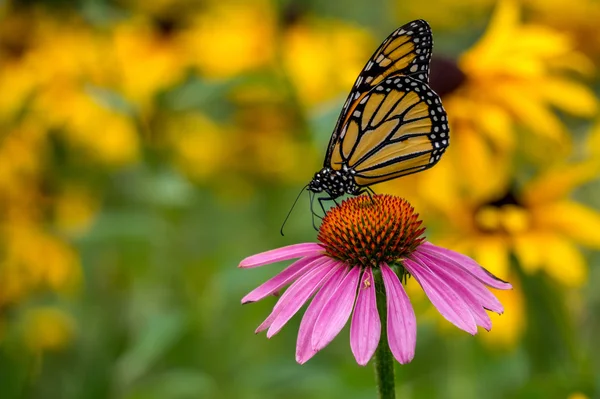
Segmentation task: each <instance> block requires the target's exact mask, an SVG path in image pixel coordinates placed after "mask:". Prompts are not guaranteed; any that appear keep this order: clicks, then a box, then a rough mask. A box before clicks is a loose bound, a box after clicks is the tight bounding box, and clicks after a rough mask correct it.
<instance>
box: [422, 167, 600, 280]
mask: <svg viewBox="0 0 600 399" xmlns="http://www.w3.org/2000/svg"><path fill="white" fill-rule="evenodd" d="M440 171H441V172H438V173H440V174H439V175H438V176H437V180H434V179H432V180H431V181H430V182H427V185H429V187H430V194H431V195H430V196H428V197H427V200H428V201H429V202H430V205H431V206H432V207H434V208H436V209H437V210H438V211H439V214H438V216H439V215H440V214H441V215H444V216H445V220H446V221H447V222H448V223H447V224H446V227H447V228H448V231H446V232H444V233H443V234H442V235H443V236H445V237H446V238H445V239H446V240H447V241H448V242H447V246H450V247H453V248H454V249H456V250H460V251H462V252H467V253H470V254H472V255H473V256H474V257H475V258H476V259H477V260H478V261H479V263H481V264H482V265H484V266H485V267H486V268H488V269H489V270H490V271H491V272H492V273H495V274H498V275H507V274H508V272H509V255H510V254H514V255H515V256H516V258H517V260H518V262H519V265H520V267H521V268H522V269H523V270H524V271H525V272H527V273H536V272H541V271H543V272H545V273H547V274H548V275H549V276H551V277H553V278H555V279H556V280H557V281H560V282H562V283H564V284H566V285H568V286H574V287H577V286H580V285H581V284H583V283H584V282H585V281H586V279H587V266H586V262H585V259H584V257H583V255H582V254H581V252H580V251H579V249H578V245H583V246H587V247H590V248H593V249H600V213H599V212H598V211H596V210H594V209H591V208H589V207H587V206H585V205H583V204H580V203H578V202H575V201H573V200H572V199H570V198H569V194H570V193H571V191H572V190H573V189H575V188H576V187H578V186H579V185H581V184H583V183H586V182H589V181H590V180H592V179H595V178H596V176H597V174H598V171H599V165H598V163H597V162H584V163H579V164H570V165H563V166H561V167H556V168H554V169H551V170H548V171H546V172H545V173H543V174H541V175H539V176H538V177H537V178H535V179H532V180H530V181H529V182H527V183H526V184H524V185H523V186H522V187H520V188H519V187H514V186H513V187H511V186H510V185H508V184H506V185H505V186H504V192H503V193H500V192H499V191H498V190H497V187H494V189H493V190H490V191H487V192H486V189H485V187H486V186H485V185H482V186H483V188H484V189H482V187H477V186H475V187H465V184H468V181H466V180H461V179H462V177H461V176H457V175H455V174H452V173H445V174H444V175H442V174H441V173H442V172H444V169H440ZM442 178H443V179H444V181H443V186H442V187H441V188H440V186H439V185H438V186H437V190H435V184H436V181H438V182H442V180H440V179H442ZM482 181H484V180H483V179H482ZM434 190H435V191H434ZM432 218H435V216H433V215H432ZM565 265H569V266H568V267H565Z"/></svg>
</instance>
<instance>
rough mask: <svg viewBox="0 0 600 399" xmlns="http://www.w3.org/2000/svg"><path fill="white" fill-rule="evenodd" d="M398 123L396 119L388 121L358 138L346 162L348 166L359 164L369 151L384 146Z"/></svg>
mask: <svg viewBox="0 0 600 399" xmlns="http://www.w3.org/2000/svg"><path fill="white" fill-rule="evenodd" d="M399 123H400V121H399V120H398V119H391V120H388V121H386V122H384V123H382V124H381V125H379V126H378V127H377V128H376V129H371V130H367V131H366V132H364V133H363V134H362V136H361V137H360V142H359V143H358V144H357V146H356V149H355V150H354V153H352V157H351V158H350V159H349V160H348V165H349V166H350V167H354V166H355V165H357V164H358V163H360V162H361V159H362V158H364V157H365V156H366V155H367V154H368V153H369V151H371V150H373V149H375V148H377V147H379V146H381V145H383V144H384V142H385V140H386V139H387V138H388V136H389V135H390V133H391V132H393V131H394V129H396V127H397V126H398V124H399Z"/></svg>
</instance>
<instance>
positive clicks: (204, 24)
mask: <svg viewBox="0 0 600 399" xmlns="http://www.w3.org/2000/svg"><path fill="white" fill-rule="evenodd" d="M275 18H276V17H275V12H274V9H273V5H272V2H271V1H269V0H255V1H244V0H226V1H219V2H213V3H212V4H210V5H209V6H208V7H206V9H205V10H203V11H202V12H199V13H197V14H196V15H195V16H194V17H193V18H192V19H191V27H190V29H189V30H188V32H187V33H186V35H185V43H186V51H187V54H184V56H187V57H189V59H190V62H191V63H192V64H193V65H195V66H196V67H197V68H198V69H199V71H200V74H201V75H202V76H205V77H207V78H229V77H232V76H233V75H236V74H239V73H242V72H245V71H248V70H251V69H254V68H257V67H262V66H266V65H268V64H269V63H271V62H272V61H273V57H274V51H273V49H274V48H275V28H276V19H275Z"/></svg>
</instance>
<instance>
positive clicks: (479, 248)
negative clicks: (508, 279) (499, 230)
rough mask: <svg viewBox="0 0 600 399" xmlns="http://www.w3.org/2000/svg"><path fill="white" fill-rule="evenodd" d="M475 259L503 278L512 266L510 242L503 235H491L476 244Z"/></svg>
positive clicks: (474, 249)
mask: <svg viewBox="0 0 600 399" xmlns="http://www.w3.org/2000/svg"><path fill="white" fill-rule="evenodd" d="M473 255H474V257H475V260H476V261H477V262H478V263H479V264H480V265H481V266H483V267H484V268H485V269H487V270H488V271H490V272H491V273H492V274H494V275H496V276H499V277H500V278H503V276H507V275H508V272H509V268H510V263H509V248H508V243H507V242H506V240H505V239H504V238H502V237H498V236H490V237H486V238H483V239H481V240H479V242H477V243H476V244H475V245H474V248H473Z"/></svg>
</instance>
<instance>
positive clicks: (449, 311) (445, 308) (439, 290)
mask: <svg viewBox="0 0 600 399" xmlns="http://www.w3.org/2000/svg"><path fill="white" fill-rule="evenodd" d="M403 264H404V267H405V268H406V270H408V271H409V273H410V274H412V276H413V277H414V278H415V279H416V280H417V282H418V283H419V284H420V285H421V287H422V288H423V291H425V294H427V297H428V298H429V300H430V301H431V303H432V304H433V306H435V307H436V309H437V310H438V311H439V312H440V313H441V315H442V316H444V318H446V320H448V321H449V322H451V323H452V324H454V325H455V326H456V327H458V328H460V329H461V330H464V331H466V332H468V333H470V334H473V335H475V334H476V333H477V325H476V324H475V319H474V318H473V315H471V312H470V311H469V307H468V305H467V304H466V303H465V301H464V300H463V299H462V298H461V297H459V296H458V295H457V294H456V293H455V292H454V291H453V290H452V289H451V288H450V287H448V285H447V284H446V283H444V281H443V280H442V279H441V278H439V277H438V276H436V275H435V274H434V273H433V272H431V270H429V268H428V267H427V266H426V265H423V264H422V263H421V262H419V261H416V260H410V259H405V260H404V262H403Z"/></svg>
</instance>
